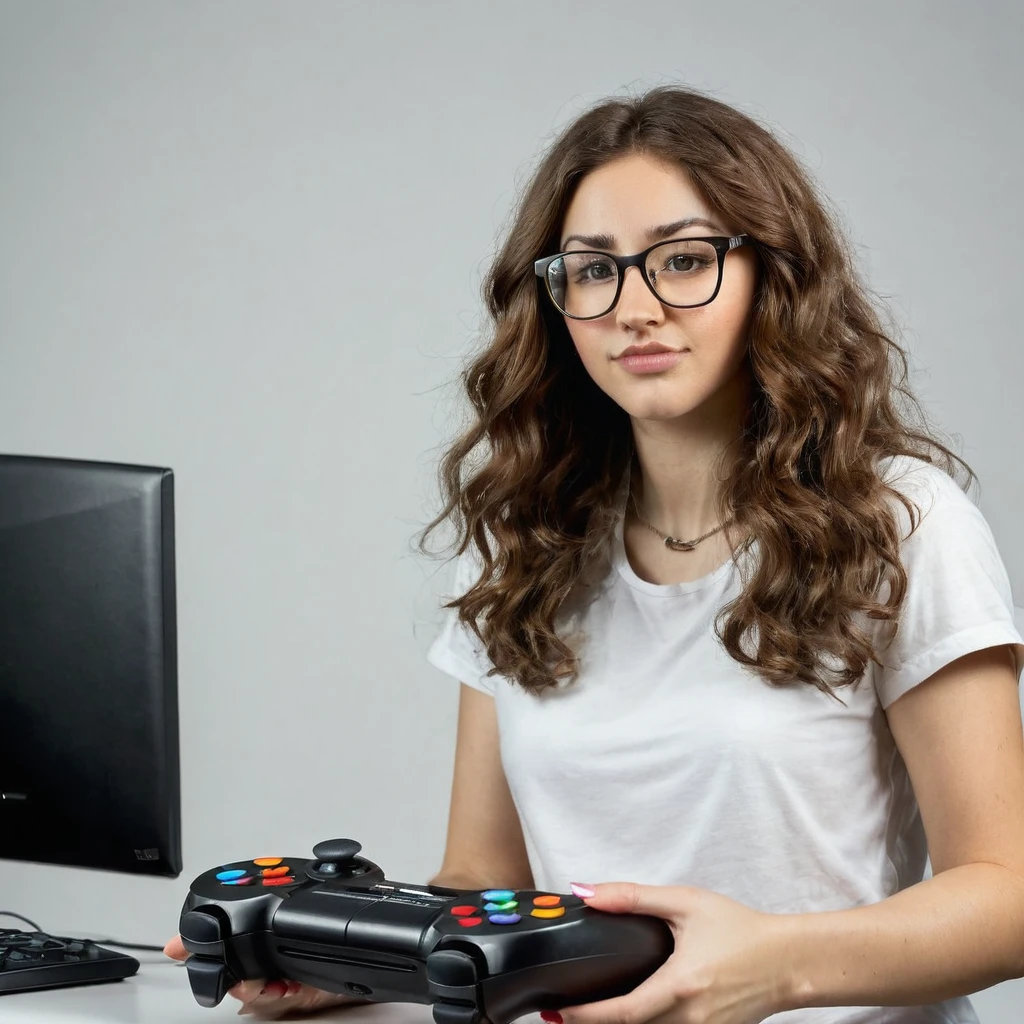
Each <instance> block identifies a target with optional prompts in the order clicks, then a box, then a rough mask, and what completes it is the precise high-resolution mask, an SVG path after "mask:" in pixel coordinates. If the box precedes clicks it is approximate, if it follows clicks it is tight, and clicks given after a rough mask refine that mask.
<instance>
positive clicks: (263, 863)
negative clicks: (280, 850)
mask: <svg viewBox="0 0 1024 1024" xmlns="http://www.w3.org/2000/svg"><path fill="white" fill-rule="evenodd" d="M282 859H283V858H281V857H257V858H256V860H254V861H253V864H255V865H256V867H258V868H272V867H273V866H274V865H275V864H280V863H281V861H282Z"/></svg>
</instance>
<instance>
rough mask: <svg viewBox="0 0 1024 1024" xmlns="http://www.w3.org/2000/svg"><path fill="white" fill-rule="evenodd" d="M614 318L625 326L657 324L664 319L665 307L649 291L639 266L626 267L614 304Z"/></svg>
mask: <svg viewBox="0 0 1024 1024" xmlns="http://www.w3.org/2000/svg"><path fill="white" fill-rule="evenodd" d="M615 319H616V320H617V321H618V322H619V323H620V324H622V325H623V326H625V327H632V328H637V327H640V326H646V325H649V324H658V323H661V322H662V321H663V320H664V319H665V307H664V306H663V305H662V304H661V302H660V300H659V299H658V296H657V295H655V294H654V292H652V291H651V289H650V288H649V287H648V286H647V282H646V281H645V280H644V276H643V271H641V269H640V268H639V267H627V268H626V273H625V276H624V277H623V279H622V291H621V292H620V293H619V301H618V303H617V304H616V306H615Z"/></svg>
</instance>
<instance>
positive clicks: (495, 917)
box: [487, 914, 522, 924]
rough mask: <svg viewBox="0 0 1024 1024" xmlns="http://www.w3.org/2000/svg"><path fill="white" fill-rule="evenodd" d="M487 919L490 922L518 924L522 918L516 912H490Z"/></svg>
mask: <svg viewBox="0 0 1024 1024" xmlns="http://www.w3.org/2000/svg"><path fill="white" fill-rule="evenodd" d="M487 920H488V921H490V922H491V924H519V922H520V921H521V920H522V918H521V917H520V916H519V915H518V914H491V916H490V917H489V918H487Z"/></svg>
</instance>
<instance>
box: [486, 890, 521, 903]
mask: <svg viewBox="0 0 1024 1024" xmlns="http://www.w3.org/2000/svg"><path fill="white" fill-rule="evenodd" d="M480 895H481V896H482V897H483V898H484V899H485V900H493V901H494V902H495V903H507V902H508V901H509V900H514V899H515V898H516V894H515V893H514V892H513V891H512V890H511V889H488V890H487V891H486V892H482V893H480Z"/></svg>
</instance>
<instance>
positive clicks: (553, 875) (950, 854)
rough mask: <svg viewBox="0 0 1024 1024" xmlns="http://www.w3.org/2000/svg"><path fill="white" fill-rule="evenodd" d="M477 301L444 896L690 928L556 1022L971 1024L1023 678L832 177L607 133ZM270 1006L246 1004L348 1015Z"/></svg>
mask: <svg viewBox="0 0 1024 1024" xmlns="http://www.w3.org/2000/svg"><path fill="white" fill-rule="evenodd" d="M486 296H487V300H488V306H489V310H490V313H491V315H492V317H493V320H494V333H493V339H492V341H491V343H490V345H489V347H488V348H487V349H486V351H484V352H483V353H482V354H481V355H480V356H479V357H478V358H477V359H476V360H475V361H474V362H473V364H472V365H471V366H470V367H469V368H468V370H467V372H466V374H465V384H466V388H467V392H468V394H469V397H470V399H471V401H472V403H473V405H474V408H475V410H476V413H477V420H476V422H475V423H474V425H473V426H472V428H471V429H470V430H469V431H468V432H467V433H466V435H465V436H463V437H462V438H460V439H459V440H458V441H457V443H456V444H455V445H454V446H453V447H452V449H451V450H450V452H449V453H448V454H447V455H446V457H445V459H444V461H443V463H442V467H441V482H442V487H443V489H444V492H445V496H446V507H445V509H444V510H443V512H442V513H441V514H440V515H439V516H438V518H437V519H435V520H434V521H433V522H432V523H431V524H430V525H429V526H428V527H427V528H426V530H425V533H424V536H425V535H426V534H429V533H430V532H431V531H432V530H433V529H434V528H435V527H436V526H438V525H439V524H440V523H441V522H443V521H445V520H446V519H449V518H451V519H452V520H453V522H455V524H456V525H457V527H458V531H459V534H458V538H457V541H458V545H457V546H458V554H459V558H458V560H457V564H456V572H455V579H454V586H453V589H454V594H455V595H456V596H455V598H454V599H453V600H452V601H451V602H449V603H448V604H447V605H446V608H448V609H450V614H449V617H448V619H447V620H446V622H445V624H444V627H443V629H442V631H441V633H440V634H439V636H438V637H437V639H436V640H435V642H434V644H433V645H432V647H431V649H430V653H429V655H428V657H429V660H430V661H431V663H432V664H434V665H435V666H436V667H438V668H440V669H442V670H443V671H446V672H448V673H450V674H451V675H453V676H454V677H455V678H457V679H459V680H460V681H461V682H462V684H463V685H462V688H461V695H460V708H459V724H458V740H457V749H456V759H455V776H454V782H453V790H452V803H451V812H450V821H449V830H448V842H447V847H446V851H445V857H444V863H443V866H442V869H441V872H440V874H439V875H438V876H437V877H436V878H435V879H434V881H435V882H436V883H438V884H444V885H452V886H459V887H466V888H489V887H502V888H511V889H523V888H529V887H537V888H542V889H550V890H553V891H560V892H561V891H567V890H568V889H569V888H570V887H571V888H572V890H573V891H574V892H576V893H577V894H578V895H580V896H582V897H583V898H584V899H586V900H587V902H588V903H589V904H590V905H591V906H594V907H596V908H599V909H602V910H606V911H609V912H612V913H618V912H627V911H635V912H640V913H647V914H654V915H657V916H660V917H663V918H664V919H665V920H667V921H668V922H669V924H670V926H671V927H672V930H673V933H674V935H675V937H676V952H675V953H674V955H673V956H672V957H671V958H670V960H669V961H668V962H667V963H666V964H665V965H664V966H663V967H662V968H661V969H660V970H659V971H658V972H657V973H656V974H654V975H653V976H652V977H651V978H650V979H648V981H647V982H645V983H644V984H643V985H641V986H639V987H638V988H637V989H636V990H635V991H633V992H632V993H629V994H627V995H625V996H623V997H621V998H619V999H615V1000H610V1001H604V1002H599V1003H592V1004H589V1005H586V1006H577V1007H568V1008H565V1009H563V1010H562V1011H561V1012H560V1013H550V1014H546V1015H545V1019H548V1020H553V1021H557V1020H564V1021H565V1022H566V1024H591V1022H593V1024H597V1022H605V1021H629V1022H631V1024H639V1022H647V1021H652V1022H658V1024H669V1022H680V1024H681V1022H684V1021H702V1022H714V1024H754V1022H758V1021H762V1020H766V1019H770V1020H772V1021H773V1022H786V1024H818V1022H821V1024H824V1022H828V1024H854V1022H867V1021H871V1022H891V1024H910V1022H915V1024H917V1022H921V1024H940V1022H942V1024H951V1022H956V1024H967V1022H974V1021H976V1020H977V1018H976V1016H975V1015H974V1012H973V1010H972V1009H971V1007H970V1003H969V1002H968V1001H967V1000H966V999H965V998H964V996H965V995H966V994H967V993H970V992H972V991H977V990H978V989H980V988H983V987H987V986H989V985H991V984H994V983H996V982H999V981H1001V980H1004V979H1006V978H1010V977H1014V976H1018V975H1020V974H1024V742H1022V735H1021V721H1020V710H1019V705H1018V695H1017V688H1016V684H1017V678H1018V677H1019V675H1020V671H1021V667H1022V663H1024V644H1022V639H1021V636H1020V634H1019V633H1018V632H1017V630H1016V629H1015V627H1014V624H1013V609H1012V600H1011V594H1010V588H1009V583H1008V580H1007V576H1006V572H1005V569H1004V566H1003V564H1002V561H1001V559H1000V556H999V553H998V551H997V549H996V546H995V544H994V542H993V539H992V535H991V532H990V530H989V528H988V526H987V524H986V522H985V520H984V519H983V517H982V516H981V514H980V513H979V512H978V510H977V508H976V507H975V506H974V504H973V503H972V502H971V501H970V500H969V498H968V497H967V496H966V495H965V494H964V492H963V490H962V488H961V486H958V483H957V481H956V475H957V472H958V470H959V471H962V472H963V474H964V475H965V477H966V481H965V485H966V484H969V482H970V480H971V479H972V477H973V474H972V473H971V471H970V469H969V467H967V466H966V464H965V463H963V461H962V460H960V459H959V458H958V457H957V456H955V455H954V454H953V453H952V452H951V451H950V450H949V449H948V448H946V447H945V446H944V445H943V444H941V443H940V442H939V441H938V440H936V439H935V438H934V437H933V436H932V434H931V433H930V432H929V431H928V430H927V429H925V428H924V427H922V426H921V425H920V424H919V423H914V421H913V419H912V417H911V413H916V414H917V415H916V418H918V419H919V418H920V413H919V410H918V409H917V406H916V404H915V403H914V401H913V399H912V396H911V395H910V393H909V390H908V388H907V384H906V360H905V356H904V355H903V352H902V350H901V349H900V348H899V346H898V345H897V344H896V343H895V342H894V341H893V340H892V339H891V338H890V337H889V336H888V335H887V333H886V332H885V330H884V329H883V327H882V326H881V324H880V321H879V318H878V314H877V313H876V312H875V311H874V310H873V308H872V306H871V305H870V303H869V302H868V301H867V299H866V297H865V290H864V288H863V286H862V285H861V284H860V282H859V280H858V278H857V275H856V273H855V271H854V269H853V266H852V260H851V257H850V254H849V248H848V245H847V244H846V243H845V242H844V241H843V240H842V238H841V236H840V233H839V232H838V230H837V229H836V227H835V226H834V223H833V221H832V219H831V218H830V217H829V215H828V214H827V212H826V210H825V208H824V206H823V203H822V201H821V200H820V198H819V197H818V196H817V195H816V193H815V190H814V188H813V186H812V184H811V183H810V181H809V180H808V177H807V176H806V174H805V173H804V172H803V171H802V169H801V168H800V167H799V165H798V164H797V162H796V161H795V160H794V158H793V157H792V156H791V155H790V154H789V153H788V152H787V151H786V150H785V149H784V148H783V147H782V146H781V145H780V144H779V143H778V142H777V141H776V140H775V139H774V138H773V137H772V136H771V134H770V133H769V132H767V131H765V130H764V129H763V128H761V127H760V126H759V125H757V124H756V123H755V122H753V121H752V120H751V119H750V118H748V117H746V116H745V115H743V114H741V113H739V112H738V111H736V110H734V109H732V108H730V107H728V106H726V105H724V104H722V103H719V102H717V101H715V100H712V99H710V98H708V97H706V96H703V95H701V94H699V93H696V92H692V91H688V90H684V89H676V88H667V87H663V88H659V89H655V90H652V91H650V92H648V93H646V94H645V95H643V96H641V97H639V98H635V99H633V98H630V99H615V100H612V101H608V102H605V103H602V104H600V105H597V106H595V107H594V108H592V109H591V110H589V111H588V112H586V113H584V114H583V115H582V116H581V117H579V118H578V119H577V120H576V121H575V122H574V123H573V124H572V125H570V126H569V128H568V129H566V130H565V131H564V132H563V133H562V135H561V136H560V138H559V139H558V140H557V141H556V142H555V144H554V145H553V147H552V148H551V149H550V151H549V152H548V154H547V155H546V157H545V158H544V160H543V161H542V163H541V166H540V167H539V169H538V171H537V173H536V174H535V176H534V178H533V180H532V182H531V183H530V185H529V186H528V188H527V190H526V193H525V195H524V198H523V200H522V203H521V205H520V207H519V209H518V211H517V216H516V218H515V222H514V224H513V227H512V229H511V231H510V234H509V237H508V240H507V241H506V243H505V245H504V247H503V248H502V250H501V251H500V253H499V255H498V257H497V259H496V261H495V263H494V265H493V267H492V269H491V272H490V275H489V278H488V280H487V282H486ZM654 350H660V354H657V352H655V351H654ZM481 442H484V443H485V444H486V448H487V453H486V457H485V458H484V459H482V460H480V462H479V464H476V465H474V467H473V468H472V469H471V470H467V469H466V468H465V467H466V466H467V463H468V462H469V460H470V457H471V455H473V453H475V451H476V449H477V447H478V446H479V445H480V444H481ZM421 543H422V540H421ZM929 854H930V857H931V864H932V868H933V871H934V876H935V877H933V878H930V879H928V880H926V881H924V880H922V879H923V876H924V873H925V862H926V859H927V857H928V855H929ZM619 880H622V881H619ZM595 883H598V884H595ZM252 989H253V991H256V986H252ZM275 991H276V989H272V990H271V991H270V992H267V993H264V995H263V996H262V997H260V998H259V999H258V1000H256V1001H254V1002H249V1001H248V997H249V995H250V994H251V993H250V992H249V990H245V991H244V992H241V993H239V994H240V995H241V996H242V997H243V999H244V1000H245V1001H246V1008H252V1010H253V1012H254V1013H260V1014H263V1015H274V1014H276V1013H278V1012H281V1011H282V1009H287V1008H288V1005H289V999H290V1000H291V1002H290V1005H292V1006H296V1005H300V1004H301V1005H309V1006H314V1005H318V1001H320V1000H323V1001H324V1002H327V1001H328V997H326V996H323V995H322V994H319V993H315V992H311V991H309V990H304V989H300V990H298V991H297V992H296V994H295V995H293V996H291V997H288V998H285V999H281V1000H276V999H275V998H274V995H275ZM307 1001H308V1002H307ZM261 1006H262V1007H264V1008H261Z"/></svg>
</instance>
